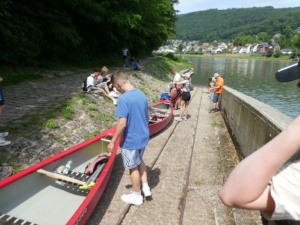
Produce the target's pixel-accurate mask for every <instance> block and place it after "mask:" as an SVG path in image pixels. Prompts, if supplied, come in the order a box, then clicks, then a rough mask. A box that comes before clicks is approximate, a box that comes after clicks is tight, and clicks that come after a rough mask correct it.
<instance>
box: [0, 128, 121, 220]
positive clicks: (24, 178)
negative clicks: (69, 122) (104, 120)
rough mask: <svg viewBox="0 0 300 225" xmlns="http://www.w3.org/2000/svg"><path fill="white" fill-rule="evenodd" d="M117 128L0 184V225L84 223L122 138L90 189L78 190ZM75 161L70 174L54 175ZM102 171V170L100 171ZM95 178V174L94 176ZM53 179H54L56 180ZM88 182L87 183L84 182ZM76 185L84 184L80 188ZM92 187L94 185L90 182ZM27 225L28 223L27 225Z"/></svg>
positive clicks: (107, 177)
mask: <svg viewBox="0 0 300 225" xmlns="http://www.w3.org/2000/svg"><path fill="white" fill-rule="evenodd" d="M114 132H115V127H113V128H110V129H108V130H106V131H104V132H103V133H101V134H99V135H97V136H96V137H94V138H92V139H90V140H87V141H85V142H83V143H81V144H78V145H76V146H74V147H72V148H69V149H67V150H65V151H63V152H61V153H59V154H57V155H54V156H52V157H50V158H48V159H46V160H44V161H42V162H40V163H38V164H36V165H33V166H30V167H29V168H27V169H25V170H23V171H21V172H19V173H17V174H15V175H12V176H11V177H8V178H6V179H4V180H1V181H0V224H7V223H8V224H13V222H14V221H16V220H18V222H17V224H21V223H22V222H25V221H28V222H30V223H28V224H31V223H32V224H43V225H45V224H49V225H50V224H51V225H53V224H85V223H86V222H87V220H88V218H89V217H90V215H91V213H92V212H93V210H94V208H95V207H96V205H97V203H98V201H99V199H100V198H101V196H102V194H103V191H104V190H105V187H106V184H107V182H108V179H109V176H110V174H111V171H112V168H113V164H114V161H115V157H116V152H117V149H118V145H119V143H120V138H119V139H118V140H117V141H116V143H115V146H114V149H113V152H112V153H111V155H110V156H109V159H108V161H107V162H106V163H105V164H103V166H102V168H101V169H102V171H101V173H100V175H99V176H97V177H98V179H96V178H97V177H96V178H95V179H93V181H95V184H94V185H93V186H92V187H91V189H90V190H86V189H81V188H79V187H80V186H82V185H83V184H85V182H88V183H89V180H88V179H89V176H87V175H85V174H83V172H84V170H85V167H86V166H87V164H88V163H91V162H93V161H94V160H95V159H96V158H97V157H98V156H99V155H103V154H107V145H108V143H109V142H110V140H111V138H112V136H113V134H114ZM69 160H72V161H73V166H72V168H71V170H72V171H70V172H69V174H68V175H63V174H58V173H54V171H55V170H56V169H57V168H58V167H59V166H61V165H66V163H67V162H68V161H69ZM99 172H100V170H99ZM91 176H92V175H91ZM53 178H54V179H53ZM92 178H93V177H92ZM82 180H85V181H82ZM77 182H79V183H80V182H83V184H82V183H81V184H80V185H78V183H77ZM89 184H91V185H92V183H89ZM24 224H27V223H24Z"/></svg>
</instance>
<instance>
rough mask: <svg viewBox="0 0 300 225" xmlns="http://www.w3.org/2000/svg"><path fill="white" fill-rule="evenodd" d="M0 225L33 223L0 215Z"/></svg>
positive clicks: (30, 224)
mask: <svg viewBox="0 0 300 225" xmlns="http://www.w3.org/2000/svg"><path fill="white" fill-rule="evenodd" d="M0 224H1V225H2V224H3V225H5V224H7V225H8V224H22V225H35V223H31V222H28V221H25V220H22V219H18V218H16V217H13V216H10V215H7V214H3V213H0Z"/></svg>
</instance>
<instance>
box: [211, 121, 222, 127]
mask: <svg viewBox="0 0 300 225" xmlns="http://www.w3.org/2000/svg"><path fill="white" fill-rule="evenodd" d="M219 125H220V124H219V123H218V122H216V121H215V122H213V123H212V126H213V127H217V126H219Z"/></svg>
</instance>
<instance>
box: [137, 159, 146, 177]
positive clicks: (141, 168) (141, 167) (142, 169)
mask: <svg viewBox="0 0 300 225" xmlns="http://www.w3.org/2000/svg"><path fill="white" fill-rule="evenodd" d="M138 169H139V172H140V176H141V180H142V183H147V182H148V177H147V168H146V165H145V162H144V160H142V162H141V164H140V165H139V166H138Z"/></svg>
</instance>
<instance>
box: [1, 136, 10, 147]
mask: <svg viewBox="0 0 300 225" xmlns="http://www.w3.org/2000/svg"><path fill="white" fill-rule="evenodd" d="M10 144H11V141H7V140H5V139H4V138H0V146H6V145H10Z"/></svg>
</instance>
